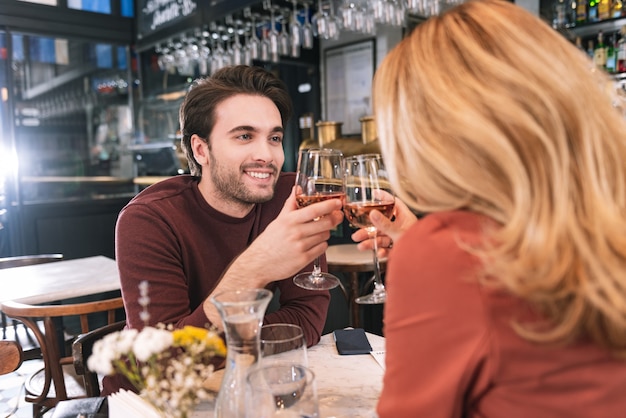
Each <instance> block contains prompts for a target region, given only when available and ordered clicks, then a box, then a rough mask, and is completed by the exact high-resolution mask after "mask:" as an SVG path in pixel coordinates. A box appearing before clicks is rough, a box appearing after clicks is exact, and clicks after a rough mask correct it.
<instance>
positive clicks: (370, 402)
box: [109, 333, 385, 418]
mask: <svg viewBox="0 0 626 418" xmlns="http://www.w3.org/2000/svg"><path fill="white" fill-rule="evenodd" d="M366 335H367V339H368V340H369V342H370V345H371V346H372V350H373V351H379V352H380V351H384V350H385V338H384V337H380V336H378V335H375V334H370V333H366ZM308 362H309V368H310V369H311V370H312V371H313V373H315V381H316V384H317V397H318V400H319V406H320V418H359V417H366V418H376V417H377V415H376V404H377V402H378V398H379V396H380V392H381V391H382V387H383V374H384V370H383V368H382V366H381V365H380V364H379V363H378V362H377V361H376V359H375V358H374V357H373V356H372V355H371V354H359V355H344V356H342V355H340V354H339V353H338V352H337V348H336V347H335V341H334V339H333V335H332V333H330V334H326V335H323V336H322V338H321V340H320V342H319V344H317V345H315V346H313V347H311V348H309V350H308ZM220 372H221V370H220V371H217V372H215V374H214V379H215V380H214V381H212V382H211V383H209V385H208V388H211V389H212V390H217V389H218V388H219V382H220V381H221V376H222V373H220ZM213 401H214V400H211V401H205V402H202V403H201V404H200V405H198V407H197V408H196V409H195V411H194V412H193V414H192V415H191V418H206V417H207V416H211V412H212V411H213ZM109 405H110V400H109Z"/></svg>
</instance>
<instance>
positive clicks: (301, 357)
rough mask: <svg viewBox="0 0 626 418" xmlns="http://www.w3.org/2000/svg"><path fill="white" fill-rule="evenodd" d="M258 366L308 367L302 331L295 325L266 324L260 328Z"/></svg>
mask: <svg viewBox="0 0 626 418" xmlns="http://www.w3.org/2000/svg"><path fill="white" fill-rule="evenodd" d="M260 340H261V356H260V357H261V360H260V361H259V364H261V365H263V366H265V365H269V364H295V365H301V366H305V367H307V366H308V359H307V351H306V340H305V339H304V331H302V328H300V327H299V326H298V325H296V324H267V325H263V326H262V327H261V338H260Z"/></svg>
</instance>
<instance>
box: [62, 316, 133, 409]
mask: <svg viewBox="0 0 626 418" xmlns="http://www.w3.org/2000/svg"><path fill="white" fill-rule="evenodd" d="M124 326H126V321H119V322H115V323H113V324H109V325H105V326H103V327H100V328H96V329H94V330H92V331H89V332H87V333H85V334H80V335H79V336H78V337H76V339H75V340H74V342H73V343H72V357H73V358H74V369H75V370H76V374H77V375H79V376H82V377H83V381H84V384H85V392H86V394H87V396H88V397H96V396H100V379H99V378H98V374H97V373H95V372H92V371H91V370H89V368H88V367H87V360H88V359H89V356H91V353H92V352H93V345H94V344H95V342H96V341H98V340H100V339H101V338H103V337H104V336H105V335H107V334H110V333H112V332H115V331H120V330H122V329H123V328H124Z"/></svg>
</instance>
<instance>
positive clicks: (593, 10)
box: [587, 0, 599, 22]
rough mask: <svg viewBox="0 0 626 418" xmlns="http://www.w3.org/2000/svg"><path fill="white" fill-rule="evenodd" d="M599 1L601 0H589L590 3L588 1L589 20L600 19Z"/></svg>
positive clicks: (595, 20)
mask: <svg viewBox="0 0 626 418" xmlns="http://www.w3.org/2000/svg"><path fill="white" fill-rule="evenodd" d="M598 1H599V0H588V3H587V22H597V21H598Z"/></svg>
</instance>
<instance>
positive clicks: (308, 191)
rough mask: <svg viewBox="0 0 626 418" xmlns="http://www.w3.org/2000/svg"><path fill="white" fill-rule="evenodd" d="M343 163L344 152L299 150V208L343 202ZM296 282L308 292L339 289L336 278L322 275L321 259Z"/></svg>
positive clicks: (295, 279)
mask: <svg viewBox="0 0 626 418" xmlns="http://www.w3.org/2000/svg"><path fill="white" fill-rule="evenodd" d="M342 160H343V154H342V153H341V151H338V150H334V149H324V148H322V149H319V148H309V149H302V150H300V152H299V154H298V168H297V174H296V189H297V190H296V201H297V202H298V207H300V208H304V207H306V206H309V205H311V204H313V203H317V202H321V201H324V200H328V199H343V197H344V189H343V182H342V177H343V172H342ZM315 220H317V219H315ZM293 282H294V283H295V284H296V285H297V286H300V287H302V288H304V289H309V290H328V289H332V288H334V287H336V286H338V285H339V279H338V278H337V277H336V276H334V275H332V274H330V273H324V272H322V271H321V268H320V258H319V257H317V258H315V262H314V263H313V271H312V272H305V273H300V274H298V275H296V276H295V277H294V278H293Z"/></svg>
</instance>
